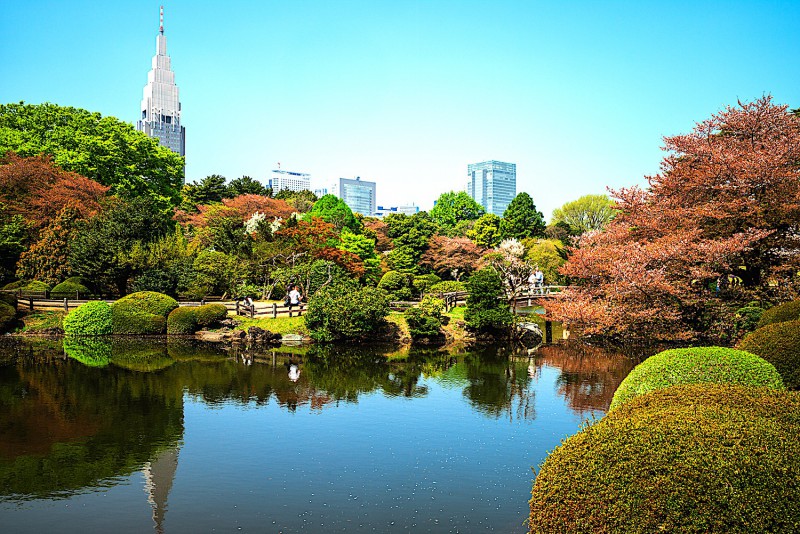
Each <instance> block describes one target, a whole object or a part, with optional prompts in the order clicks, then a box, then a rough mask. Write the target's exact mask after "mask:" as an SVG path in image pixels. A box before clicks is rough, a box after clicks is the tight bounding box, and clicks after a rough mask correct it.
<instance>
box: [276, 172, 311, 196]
mask: <svg viewBox="0 0 800 534" xmlns="http://www.w3.org/2000/svg"><path fill="white" fill-rule="evenodd" d="M267 187H271V188H272V192H273V193H277V192H278V191H283V190H284V189H288V190H289V191H305V190H308V191H311V175H310V174H306V173H304V172H292V171H283V170H281V169H275V170H273V171H272V173H271V174H270V178H269V183H268V184H267Z"/></svg>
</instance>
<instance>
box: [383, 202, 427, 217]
mask: <svg viewBox="0 0 800 534" xmlns="http://www.w3.org/2000/svg"><path fill="white" fill-rule="evenodd" d="M393 213H402V214H403V215H409V216H411V215H414V214H416V213H419V206H415V205H414V204H411V205H407V206H378V208H377V209H376V210H375V217H378V218H379V219H383V218H384V217H386V216H387V215H391V214H393Z"/></svg>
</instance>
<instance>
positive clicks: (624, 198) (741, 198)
mask: <svg viewBox="0 0 800 534" xmlns="http://www.w3.org/2000/svg"><path fill="white" fill-rule="evenodd" d="M665 150H667V151H669V152H670V153H669V154H668V155H667V156H666V157H665V158H664V160H663V162H662V170H661V173H660V174H658V175H656V176H653V177H648V182H649V185H650V187H649V189H647V190H642V189H639V188H636V187H633V188H630V189H623V190H621V191H618V192H614V197H615V199H616V201H617V208H618V209H620V210H621V213H620V215H619V216H618V217H617V218H616V219H615V220H614V221H613V222H612V223H611V224H610V225H609V226H608V227H607V229H606V231H604V232H599V233H598V232H594V233H589V234H585V235H584V236H583V237H582V238H581V239H580V241H579V243H578V246H577V247H576V248H573V249H571V255H570V258H569V261H568V262H567V263H566V264H565V265H564V267H563V268H562V271H561V272H562V273H563V274H565V275H567V276H569V277H570V278H571V279H572V281H573V283H574V284H575V285H576V286H575V287H573V288H572V289H570V290H569V291H567V292H566V293H565V294H564V296H563V299H561V300H560V301H558V302H556V303H554V304H552V305H549V306H548V309H549V311H550V312H551V314H552V315H553V316H554V317H556V318H558V319H561V320H564V321H566V322H568V323H570V324H573V325H577V326H580V327H582V328H583V330H584V332H586V333H597V334H602V335H607V336H608V335H610V336H620V337H636V338H648V339H665V340H666V339H668V340H674V339H693V338H702V337H706V338H708V337H714V335H716V334H717V333H719V332H720V331H724V326H720V325H722V324H723V323H725V322H726V321H728V322H729V321H730V315H729V312H730V309H731V308H735V306H736V302H730V303H728V305H726V299H725V298H722V299H720V298H718V296H720V297H730V295H724V294H723V295H717V294H716V292H715V291H714V290H713V289H709V286H710V285H713V284H714V281H715V280H716V279H717V278H718V277H720V276H721V275H726V274H728V273H732V274H735V275H736V276H737V277H738V278H739V279H741V280H742V281H743V284H742V287H741V288H739V289H738V290H737V294H736V297H737V299H736V300H738V302H745V301H747V300H750V299H752V298H753V297H758V296H762V297H763V296H767V297H770V298H777V299H780V298H788V297H793V296H796V295H797V290H798V288H797V277H796V273H797V270H798V264H799V261H800V254H798V252H800V251H798V248H800V240H798V238H797V235H798V231H799V230H800V172H799V171H800V119H798V117H796V116H794V115H792V114H791V113H789V112H788V111H787V107H786V106H776V105H774V104H772V101H771V98H770V97H765V98H762V99H760V100H757V101H755V102H752V103H744V104H743V103H739V106H738V107H728V108H726V109H725V110H724V111H722V112H721V113H719V114H717V115H714V116H712V117H711V118H710V119H709V120H707V121H704V122H702V123H699V124H698V125H697V126H696V127H695V129H694V131H693V132H692V133H690V134H687V135H679V136H675V137H669V138H666V139H665Z"/></svg>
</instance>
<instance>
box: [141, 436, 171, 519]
mask: <svg viewBox="0 0 800 534" xmlns="http://www.w3.org/2000/svg"><path fill="white" fill-rule="evenodd" d="M179 451H180V449H179V448H178V446H177V445H175V447H173V448H170V449H164V450H163V451H161V452H159V453H158V455H157V456H156V457H155V458H154V459H153V460H151V461H149V462H147V463H146V464H144V468H143V469H142V473H143V474H144V490H145V492H147V502H149V503H150V506H151V507H152V508H153V523H154V527H155V531H156V533H157V534H162V533H163V532H164V516H165V515H167V497H168V496H169V490H171V489H172V482H173V481H174V480H175V471H177V470H178V452H179Z"/></svg>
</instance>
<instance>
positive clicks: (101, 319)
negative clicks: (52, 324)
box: [63, 300, 113, 336]
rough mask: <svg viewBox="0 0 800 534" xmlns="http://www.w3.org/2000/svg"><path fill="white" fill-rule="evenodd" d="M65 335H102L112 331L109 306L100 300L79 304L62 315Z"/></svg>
mask: <svg viewBox="0 0 800 534" xmlns="http://www.w3.org/2000/svg"><path fill="white" fill-rule="evenodd" d="M63 325H64V334H65V335H67V336H104V335H107V334H110V333H111V332H113V323H112V314H111V306H109V305H108V304H107V303H106V302H104V301H102V300H92V301H89V302H87V303H86V304H81V305H80V306H79V307H77V308H75V309H74V310H72V311H71V312H69V313H68V314H67V316H66V317H64V323H63Z"/></svg>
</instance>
